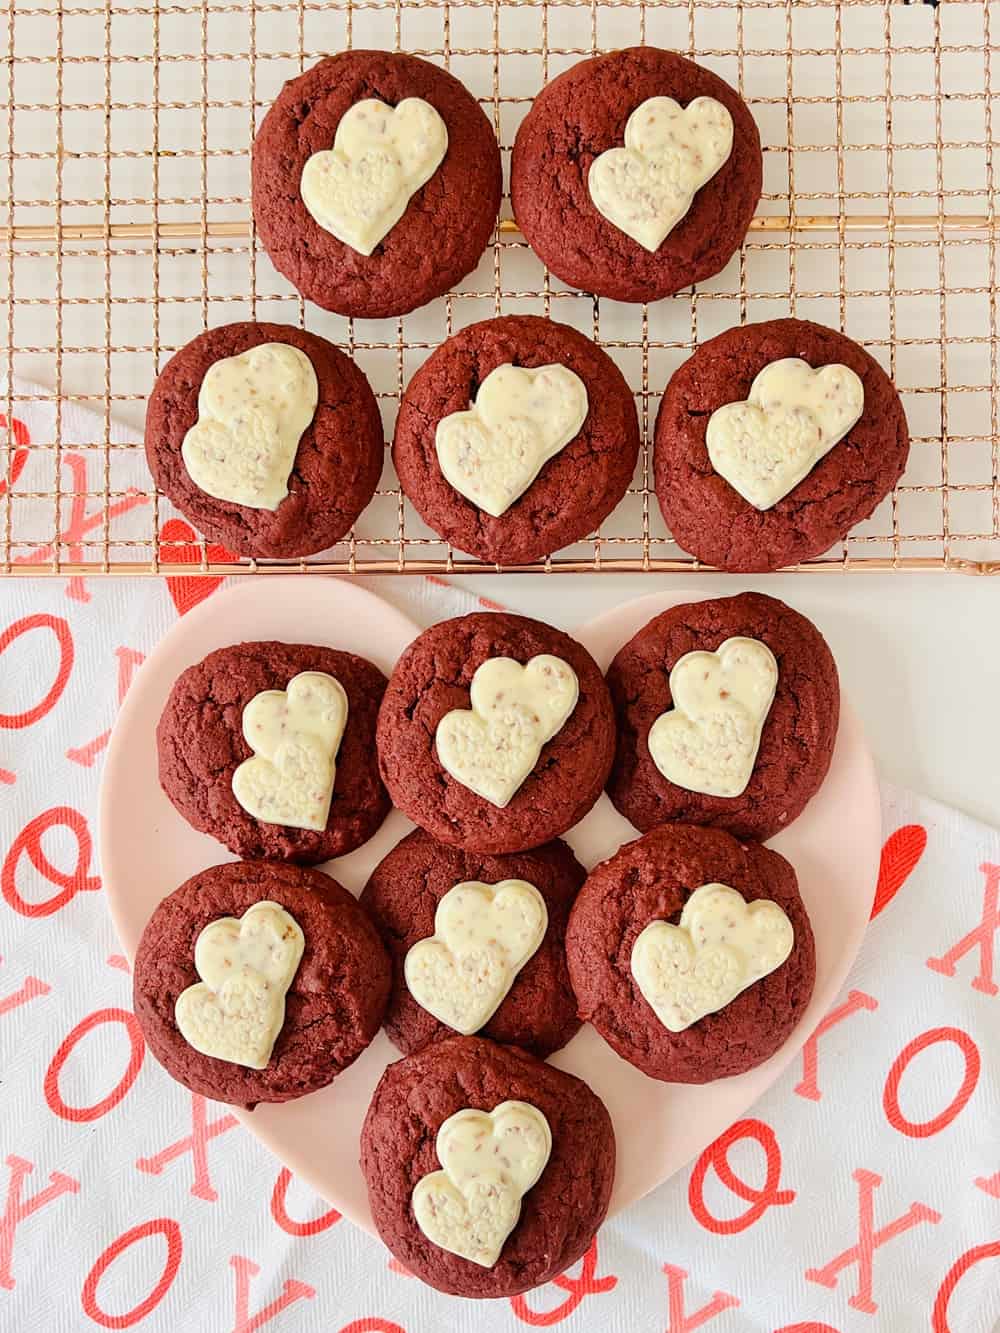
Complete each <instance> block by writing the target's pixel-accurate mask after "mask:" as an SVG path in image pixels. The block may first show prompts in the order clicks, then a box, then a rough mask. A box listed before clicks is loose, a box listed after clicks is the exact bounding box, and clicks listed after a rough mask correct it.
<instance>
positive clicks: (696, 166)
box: [587, 97, 733, 253]
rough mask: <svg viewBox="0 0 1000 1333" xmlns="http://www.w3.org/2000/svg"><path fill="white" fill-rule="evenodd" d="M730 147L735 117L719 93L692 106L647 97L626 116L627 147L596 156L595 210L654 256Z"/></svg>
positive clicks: (591, 177) (590, 182) (591, 183)
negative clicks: (716, 98) (720, 98)
mask: <svg viewBox="0 0 1000 1333" xmlns="http://www.w3.org/2000/svg"><path fill="white" fill-rule="evenodd" d="M732 150H733V118H732V116H731V115H730V114H729V111H728V110H727V109H726V108H725V107H724V106H723V105H722V103H721V102H717V101H716V100H715V98H714V97H696V98H695V99H694V100H693V101H692V102H690V103H689V105H688V106H687V107H682V106H680V104H679V103H677V102H675V101H674V99H673V98H672V97H649V98H647V99H646V101H644V102H641V103H640V104H639V106H637V107H636V109H635V110H634V111H633V112H632V114H631V115H630V116H629V118H628V121H627V123H626V125H625V146H624V148H609V149H608V150H607V151H606V152H604V153H601V154H600V155H599V156H598V157H596V158H595V159H594V161H593V162H592V163H591V166H590V172H589V174H588V177H587V186H588V189H589V191H590V197H591V199H592V200H593V202H594V206H595V207H596V208H597V210H598V212H600V213H601V214H603V216H604V217H606V218H607V220H608V221H609V222H611V223H613V224H614V226H616V227H617V228H618V229H619V231H623V232H624V233H625V235H626V236H631V238H632V240H634V241H638V243H639V244H640V245H641V246H642V247H643V249H645V250H649V251H650V252H651V253H652V252H655V251H656V250H658V249H659V248H660V246H661V244H662V243H663V241H664V240H665V239H666V237H667V236H669V234H670V232H671V231H673V229H674V227H676V225H677V224H678V222H680V221H681V219H682V218H683V217H685V216H686V215H687V212H688V210H689V209H690V207H691V203H692V201H693V199H694V196H695V195H696V194H697V192H698V191H699V190H700V189H701V187H702V186H703V185H704V184H705V183H706V182H707V181H709V180H711V179H712V177H713V176H714V175H715V173H716V172H717V171H719V170H720V169H721V168H722V167H723V166H725V164H726V162H727V161H728V160H729V155H730V153H731V152H732Z"/></svg>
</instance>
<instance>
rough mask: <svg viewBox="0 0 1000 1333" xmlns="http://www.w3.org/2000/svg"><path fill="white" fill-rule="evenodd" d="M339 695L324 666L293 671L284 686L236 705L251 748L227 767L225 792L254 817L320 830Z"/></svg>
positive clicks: (336, 741)
mask: <svg viewBox="0 0 1000 1333" xmlns="http://www.w3.org/2000/svg"><path fill="white" fill-rule="evenodd" d="M347 710H348V704H347V695H346V694H345V693H344V689H343V687H342V686H341V684H340V682H339V681H338V680H336V679H335V678H334V677H333V676H329V675H327V674H326V672H324V671H301V672H299V674H298V675H297V676H293V677H292V679H291V680H290V681H289V682H288V687H287V689H284V690H264V691H263V692H262V693H261V694H258V695H255V696H254V698H253V699H251V700H250V702H249V703H248V704H247V705H246V707H245V708H244V709H243V735H244V738H245V740H246V742H247V744H248V745H249V746H250V748H251V749H252V750H253V751H254V755H253V758H252V759H245V760H244V761H243V763H242V764H240V765H239V767H238V768H237V769H236V771H235V772H234V773H233V795H234V796H235V797H236V799H237V801H239V803H240V805H241V806H242V807H243V809H244V810H246V812H247V813H248V814H250V815H253V816H254V818H255V819H261V820H264V821H265V822H266V823H268V824H285V825H287V826H289V827H290V828H301V829H315V830H322V829H325V828H326V822H327V818H328V816H329V813H330V799H331V797H332V795H333V784H334V781H335V779H336V775H337V751H338V750H339V749H340V742H341V739H342V737H343V735H344V727H345V726H346V725H347Z"/></svg>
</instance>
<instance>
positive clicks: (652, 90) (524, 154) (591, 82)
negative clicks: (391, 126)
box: [511, 46, 763, 301]
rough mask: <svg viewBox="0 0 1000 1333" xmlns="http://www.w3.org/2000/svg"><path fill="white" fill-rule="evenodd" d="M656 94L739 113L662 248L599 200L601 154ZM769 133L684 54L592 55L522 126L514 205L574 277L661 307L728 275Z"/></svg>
mask: <svg viewBox="0 0 1000 1333" xmlns="http://www.w3.org/2000/svg"><path fill="white" fill-rule="evenodd" d="M651 97H671V98H673V99H674V100H675V101H677V102H678V103H680V104H681V105H682V106H687V105H688V103H690V102H692V101H693V100H694V99H695V98H696V97H712V98H715V100H716V101H718V102H721V103H722V104H723V106H725V107H726V108H727V110H728V111H729V113H730V115H731V116H732V118H733V148H732V152H731V154H730V156H729V159H728V160H727V161H726V163H725V164H724V165H723V166H722V168H721V169H720V170H719V171H718V172H717V173H716V174H715V175H714V176H713V177H712V178H711V179H710V180H709V181H708V182H707V183H706V184H705V185H703V186H702V187H701V189H699V190H698V192H697V193H696V194H695V197H694V199H693V201H692V204H691V207H690V209H689V210H688V212H687V214H686V215H685V216H684V217H683V218H682V219H681V221H680V222H678V223H677V225H676V226H675V227H674V228H673V230H672V231H671V232H670V234H669V236H667V238H666V239H665V240H664V241H663V242H662V243H661V245H660V246H659V247H658V249H657V250H655V251H653V252H652V253H651V252H650V251H648V250H646V249H644V248H643V247H642V246H641V245H640V244H639V243H638V241H635V240H633V239H632V238H631V237H630V236H627V235H626V234H625V232H623V231H620V230H619V228H618V227H616V226H615V225H614V224H613V223H611V222H609V221H608V219H607V218H605V217H604V216H602V214H601V213H600V212H599V211H598V209H597V207H596V205H595V204H594V202H593V200H592V199H591V197H590V191H589V189H588V184H587V182H588V175H589V172H590V167H591V164H592V163H593V161H594V159H595V158H597V157H599V156H600V155H601V154H602V153H604V152H606V151H607V150H608V149H609V148H617V147H621V145H622V144H623V142H624V138H625V125H626V122H627V121H628V118H629V116H630V115H631V114H632V112H633V111H634V110H635V109H636V107H638V106H639V105H640V104H641V103H642V102H644V101H646V100H647V99H648V98H651ZM762 181H763V159H762V156H761V148H760V135H759V133H758V131H757V126H756V124H755V122H754V119H753V116H752V115H751V114H750V110H749V108H748V107H747V105H746V103H745V102H744V101H743V99H742V98H741V97H740V95H739V94H738V93H737V92H736V91H735V89H733V88H731V87H730V86H729V84H728V83H726V82H724V80H722V79H720V78H719V76H718V75H717V74H713V73H712V71H711V70H708V69H704V68H703V67H702V66H701V65H696V64H695V63H694V62H693V61H691V60H686V59H685V58H684V57H683V56H680V55H677V54H676V53H675V52H673V51H662V50H659V49H657V48H656V47H652V46H636V47H630V48H627V49H626V50H623V51H614V52H612V53H611V54H609V55H604V56H597V57H595V58H593V59H591V60H581V61H580V62H579V63H578V64H576V65H574V66H572V68H570V69H568V70H566V72H565V73H563V74H560V75H559V76H558V77H557V78H555V79H553V80H552V81H551V82H550V83H548V84H546V86H545V87H544V88H543V89H542V91H541V92H540V93H539V95H538V97H536V98H535V101H534V104H533V106H532V108H531V110H530V111H529V112H528V114H527V116H526V117H525V118H524V120H523V121H522V123H521V127H520V129H519V130H518V132H517V139H516V141H515V143H514V152H513V156H512V159H511V200H512V203H513V206H514V214H515V216H516V218H517V221H518V224H519V226H520V227H521V230H522V231H523V232H524V234H525V237H526V238H527V240H528V243H529V245H530V246H531V248H532V249H533V250H534V251H535V253H536V254H537V255H538V256H539V258H540V259H542V260H543V261H544V262H545V263H546V264H547V265H548V266H549V268H550V269H551V270H552V272H553V273H555V274H556V275H557V276H558V277H560V278H561V279H562V280H563V282H566V283H569V284H570V285H571V286H573V287H578V288H580V289H581V290H583V291H588V292H596V293H597V295H599V296H607V297H610V298H611V299H612V300H615V301H657V300H659V299H660V298H661V297H663V296H669V295H670V294H671V293H673V292H677V291H679V290H680V289H681V288H682V287H687V286H689V285H690V284H691V283H695V282H701V281H703V280H704V279H705V278H708V277H711V276H712V274H714V273H718V272H719V271H720V269H722V268H724V267H725V266H726V264H727V263H728V262H729V260H730V258H731V257H732V255H733V254H734V252H735V251H736V250H737V249H738V248H739V246H740V245H741V243H742V241H743V237H744V236H745V234H746V230H747V228H748V227H749V225H750V221H751V219H752V217H753V214H754V209H755V208H756V207H757V201H758V200H759V198H760V193H761V188H762Z"/></svg>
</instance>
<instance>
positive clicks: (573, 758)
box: [377, 612, 615, 852]
mask: <svg viewBox="0 0 1000 1333" xmlns="http://www.w3.org/2000/svg"><path fill="white" fill-rule="evenodd" d="M544 653H551V654H552V655H554V656H555V657H559V658H561V659H562V660H563V661H564V662H567V663H568V664H569V666H571V667H572V669H573V670H574V672H575V673H576V676H577V680H578V682H579V698H578V700H577V704H576V707H575V708H574V709H573V712H572V713H571V714H570V716H569V717H568V718H567V720H566V722H565V724H564V725H563V727H562V728H561V729H560V730H559V731H558V732H557V734H556V735H555V736H554V737H553V738H552V739H551V740H550V741H548V742H547V743H546V744H545V745H544V746H543V748H542V751H541V754H540V755H539V758H538V762H537V763H536V764H535V767H534V768H533V769H532V771H531V772H530V773H529V774H528V776H527V778H525V780H524V782H523V783H522V784H521V786H520V787H519V788H518V790H517V791H516V793H515V794H514V796H513V797H512V798H511V800H510V802H509V803H508V805H507V806H505V807H504V808H503V809H500V808H498V807H497V806H494V805H491V804H490V802H489V801H487V800H485V799H484V798H483V797H481V796H477V795H476V794H475V793H474V792H472V791H470V790H469V788H468V787H465V786H463V785H462V784H461V783H460V782H457V781H456V780H455V779H454V778H452V777H451V776H449V774H448V773H447V772H446V771H445V769H444V768H443V766H442V764H441V762H440V760H439V759H438V755H437V749H436V746H435V740H434V738H435V732H436V730H437V725H438V723H439V722H440V721H441V719H442V717H444V715H445V713H448V712H450V711H451V710H452V709H468V708H469V687H470V685H471V682H472V677H473V675H474V674H475V671H476V668H477V667H478V666H480V665H481V664H482V663H483V662H485V661H486V660H487V659H488V658H491V657H511V658H513V659H514V660H515V661H517V662H520V663H521V664H522V665H523V664H524V663H526V662H528V661H529V660H530V659H531V658H532V657H535V656H537V655H539V654H544ZM377 734H378V752H379V768H380V771H381V774H382V780H383V781H384V782H385V785H386V787H387V788H388V789H389V794H390V795H391V797H392V799H393V802H394V803H395V804H396V805H397V806H398V807H399V808H400V809H401V810H402V811H403V813H404V814H405V815H408V816H409V818H410V819H412V820H413V822H414V823H415V824H419V825H420V827H421V828H424V829H426V830H427V832H428V833H430V834H431V835H432V836H433V837H435V838H437V839H438V841H439V842H444V843H449V844H451V845H454V846H459V847H465V848H466V849H467V850H469V851H480V852H516V851H523V850H524V849H526V848H529V847H539V846H541V844H542V843H545V842H550V841H551V840H552V839H553V838H557V837H559V835H560V834H562V833H565V832H566V830H567V829H569V828H572V826H573V825H574V824H575V823H577V822H578V821H579V820H580V819H582V818H583V816H584V815H585V814H586V813H587V811H588V810H589V809H590V807H591V806H592V805H593V804H594V802H595V801H596V800H597V798H598V797H599V796H600V794H601V790H602V788H603V786H604V783H605V781H606V779H607V775H608V772H609V770H610V767H611V760H612V757H613V754H614V744H615V723H614V712H613V710H612V707H611V700H610V697H609V695H608V688H607V686H606V685H605V683H604V678H603V676H602V675H601V672H600V669H599V667H598V666H597V663H596V662H595V661H594V659H593V658H592V657H591V656H590V654H589V653H588V652H587V650H586V649H585V648H584V647H583V646H582V644H579V643H577V642H576V640H575V639H571V638H570V637H569V635H568V634H564V633H563V632H562V631H561V630H557V629H553V628H552V626H550V625H545V624H543V623H542V622H541V621H539V620H531V619H529V618H528V617H527V616H515V615H510V614H509V613H507V612H477V613H474V614H473V615H467V616H457V617H456V618H455V619H453V620H445V621H442V622H441V623H440V624H438V625H434V626H432V627H431V628H430V629H428V630H425V631H424V633H423V634H421V635H420V636H419V637H418V638H417V639H415V640H414V642H413V643H412V644H411V645H410V646H409V648H407V649H406V651H405V652H404V653H403V655H402V657H400V659H399V661H398V662H397V663H396V666H395V669H394V670H393V673H392V676H391V677H390V680H389V684H388V687H387V688H386V692H385V697H384V699H383V701H382V707H381V709H380V710H379V718H378V733H377Z"/></svg>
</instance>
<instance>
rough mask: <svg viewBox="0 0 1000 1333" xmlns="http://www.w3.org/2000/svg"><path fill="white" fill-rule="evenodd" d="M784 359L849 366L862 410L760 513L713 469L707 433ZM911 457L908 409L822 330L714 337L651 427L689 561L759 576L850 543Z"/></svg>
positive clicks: (845, 341) (659, 477)
mask: <svg viewBox="0 0 1000 1333" xmlns="http://www.w3.org/2000/svg"><path fill="white" fill-rule="evenodd" d="M782 357H800V358H801V359H802V360H803V361H807V362H808V363H809V365H811V366H812V367H813V369H817V368H819V367H821V366H826V365H830V364H832V363H835V362H836V363H839V364H841V365H845V366H849V367H850V369H851V370H853V371H854V372H855V373H856V374H857V375H859V376H860V378H861V381H862V383H863V385H864V389H865V408H864V412H863V413H862V416H861V419H860V421H858V422H857V424H856V425H854V426H852V427H851V429H850V430H849V431H848V432H847V434H846V435H845V436H844V438H843V439H842V440H841V441H840V442H839V443H838V444H835V445H834V446H833V448H832V449H831V450H830V452H829V453H828V454H826V456H825V457H823V458H821V459H820V461H819V462H818V463H817V464H816V466H815V467H814V468H813V469H812V471H811V472H810V473H809V474H808V476H806V477H805V478H804V479H803V480H802V481H800V482H799V484H798V485H797V486H796V487H795V488H794V489H793V490H791V491H789V493H788V494H787V495H786V496H784V498H783V499H781V500H779V501H778V502H777V504H775V505H773V506H772V507H771V508H770V509H768V510H765V511H763V512H761V511H760V510H758V509H755V508H754V507H753V505H751V504H750V503H748V501H746V500H744V499H743V497H742V496H741V495H740V494H739V493H738V492H737V491H735V490H734V489H733V487H732V486H730V485H729V483H728V482H727V481H726V480H725V479H724V478H723V477H721V476H720V475H719V474H718V473H717V472H716V471H715V469H714V468H713V467H712V463H711V460H710V458H709V456H708V448H707V446H706V443H705V434H706V431H707V430H708V420H709V417H710V416H711V415H712V413H713V412H714V411H715V410H716V409H717V408H719V407H722V406H723V404H724V403H733V402H741V401H744V400H745V399H746V398H747V395H748V394H749V392H750V386H751V384H752V383H753V381H754V379H755V377H756V376H757V374H758V373H759V372H760V371H761V370H763V369H764V367H765V366H767V365H769V364H770V363H771V362H772V361H778V360H780V359H781V358H782ZM909 449H910V436H909V431H908V429H907V425H906V417H905V415H904V413H903V405H902V403H901V402H900V400H899V395H898V393H897V392H896V390H895V388H894V386H893V384H892V381H891V380H890V379H889V377H888V375H886V373H885V371H884V370H883V369H882V367H881V366H880V365H879V364H878V362H877V361H876V360H875V359H874V357H872V356H870V355H869V354H868V353H867V352H866V351H865V350H864V348H863V347H859V346H858V344H857V343H855V342H852V341H851V339H850V338H845V337H844V335H843V334H842V333H837V332H836V331H835V330H833V329H827V328H824V327H823V326H822V325H820V324H812V323H809V322H808V321H807V320H799V319H776V320H769V321H767V322H765V323H763V324H747V325H745V326H744V327H742V328H735V329H729V330H727V332H725V333H720V334H719V335H718V336H717V337H715V338H711V339H710V340H709V341H708V342H706V343H702V345H701V346H700V347H699V348H698V349H697V351H696V352H695V353H694V355H693V356H691V357H690V358H689V359H688V360H687V361H685V362H684V364H683V365H682V366H680V367H679V369H678V370H676V371H675V372H674V374H673V376H672V378H671V380H670V382H669V384H668V385H667V388H666V392H665V393H664V395H663V401H662V403H661V404H660V411H659V414H658V415H657V418H656V445H655V455H654V478H655V485H656V495H657V498H658V500H659V502H660V508H661V510H662V511H663V517H664V519H665V521H666V523H667V526H668V527H669V528H670V531H671V532H672V533H673V536H674V537H675V539H676V540H677V542H678V544H679V545H680V546H681V547H682V548H683V549H684V550H685V551H688V552H690V554H691V555H693V556H695V557H696V558H697V559H698V560H701V561H704V563H705V564H709V565H715V566H716V567H717V568H719V569H726V570H730V571H733V572H743V573H763V572H767V571H769V570H774V569H781V568H783V567H784V566H786V565H794V564H797V563H798V562H800V561H804V560H813V559H815V558H816V557H817V556H820V555H823V554H824V553H825V552H826V551H828V550H829V549H830V547H831V546H833V545H834V543H836V542H838V541H840V540H841V539H842V538H843V537H846V536H847V534H848V532H849V531H850V529H851V528H853V527H854V525H855V524H856V523H860V522H862V520H863V519H866V518H868V517H869V516H870V515H871V514H872V512H873V511H874V510H875V509H876V507H877V506H878V505H879V503H880V502H881V501H882V500H883V499H884V498H885V497H886V495H888V493H889V492H890V491H891V490H892V488H893V487H894V486H895V485H896V482H897V481H899V478H900V477H901V476H902V475H903V469H904V468H905V467H906V459H907V455H908V453H909Z"/></svg>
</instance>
